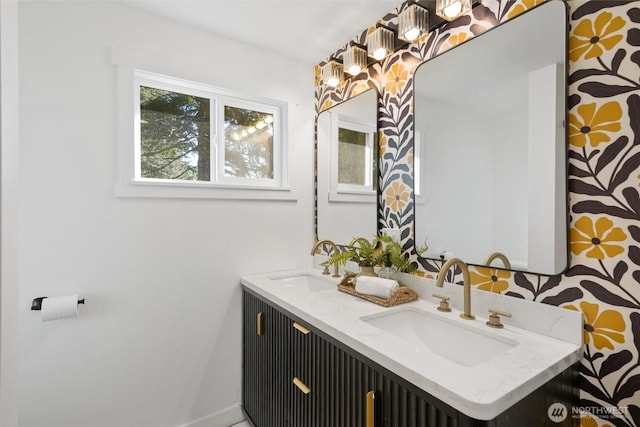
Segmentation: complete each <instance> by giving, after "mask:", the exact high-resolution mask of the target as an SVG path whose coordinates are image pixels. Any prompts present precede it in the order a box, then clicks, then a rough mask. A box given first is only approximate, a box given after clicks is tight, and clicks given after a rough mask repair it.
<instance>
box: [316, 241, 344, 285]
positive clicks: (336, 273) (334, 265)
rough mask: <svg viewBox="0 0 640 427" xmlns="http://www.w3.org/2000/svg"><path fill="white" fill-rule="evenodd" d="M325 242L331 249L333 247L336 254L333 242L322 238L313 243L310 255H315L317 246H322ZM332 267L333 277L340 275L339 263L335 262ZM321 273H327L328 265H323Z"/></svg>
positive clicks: (336, 248) (336, 250) (336, 249)
mask: <svg viewBox="0 0 640 427" xmlns="http://www.w3.org/2000/svg"><path fill="white" fill-rule="evenodd" d="M325 243H326V244H327V245H330V246H331V249H333V251H334V253H336V254H337V253H338V252H339V251H338V247H337V246H336V244H335V243H333V242H332V241H331V240H329V239H322V240H318V241H317V242H316V244H315V245H313V248H312V249H311V255H315V254H316V253H317V252H318V248H322V245H324V244H325ZM333 267H334V270H333V277H340V265H339V264H338V263H337V262H336V263H335V264H333ZM322 274H329V267H325V268H324V271H323V272H322Z"/></svg>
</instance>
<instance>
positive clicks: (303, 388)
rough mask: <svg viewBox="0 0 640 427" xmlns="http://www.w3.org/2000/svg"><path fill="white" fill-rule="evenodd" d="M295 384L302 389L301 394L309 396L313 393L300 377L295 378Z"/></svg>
mask: <svg viewBox="0 0 640 427" xmlns="http://www.w3.org/2000/svg"><path fill="white" fill-rule="evenodd" d="M293 383H294V384H295V385H296V387H298V388H299V389H300V391H301V392H303V393H304V394H309V393H311V389H310V388H309V387H307V385H306V384H305V383H303V382H302V381H301V380H300V378H298V377H293Z"/></svg>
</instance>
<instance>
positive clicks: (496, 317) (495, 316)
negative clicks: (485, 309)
mask: <svg viewBox="0 0 640 427" xmlns="http://www.w3.org/2000/svg"><path fill="white" fill-rule="evenodd" d="M489 313H491V315H490V316H489V321H488V322H487V326H490V327H492V328H504V325H503V324H502V323H501V322H500V316H503V317H511V313H507V312H505V311H500V310H496V309H495V308H490V309H489Z"/></svg>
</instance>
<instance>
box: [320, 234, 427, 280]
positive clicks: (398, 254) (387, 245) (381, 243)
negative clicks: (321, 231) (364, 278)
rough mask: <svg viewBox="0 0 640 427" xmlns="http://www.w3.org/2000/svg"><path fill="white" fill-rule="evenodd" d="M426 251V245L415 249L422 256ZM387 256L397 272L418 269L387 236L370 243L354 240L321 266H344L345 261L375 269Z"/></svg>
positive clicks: (365, 240) (398, 244)
mask: <svg viewBox="0 0 640 427" xmlns="http://www.w3.org/2000/svg"><path fill="white" fill-rule="evenodd" d="M426 250H427V246H426V244H425V245H424V246H422V247H417V248H416V252H418V254H422V253H423V252H426ZM387 255H388V256H389V259H390V261H391V265H393V266H394V267H396V268H397V269H398V271H401V272H403V273H411V272H413V271H415V270H417V268H418V266H417V265H416V264H415V263H412V262H411V261H410V259H409V257H408V256H407V255H406V254H405V252H404V250H403V249H402V246H401V245H400V243H398V242H397V241H395V240H393V239H392V238H391V237H389V236H388V235H387V234H382V235H379V236H375V237H374V238H373V240H372V241H371V242H369V241H368V240H367V239H364V238H355V239H354V240H353V241H352V243H351V244H350V245H348V246H346V247H345V248H344V249H343V250H342V251H339V252H338V253H335V254H333V255H332V256H330V257H329V258H328V259H327V260H326V261H325V262H323V263H322V265H333V264H339V265H345V264H346V263H347V261H353V262H355V263H356V264H358V265H359V266H360V267H375V266H381V265H384V262H385V260H386V258H387Z"/></svg>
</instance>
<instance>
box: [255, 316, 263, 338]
mask: <svg viewBox="0 0 640 427" xmlns="http://www.w3.org/2000/svg"><path fill="white" fill-rule="evenodd" d="M256 331H257V332H258V336H262V335H264V313H263V312H261V311H260V312H258V314H257V315H256Z"/></svg>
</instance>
